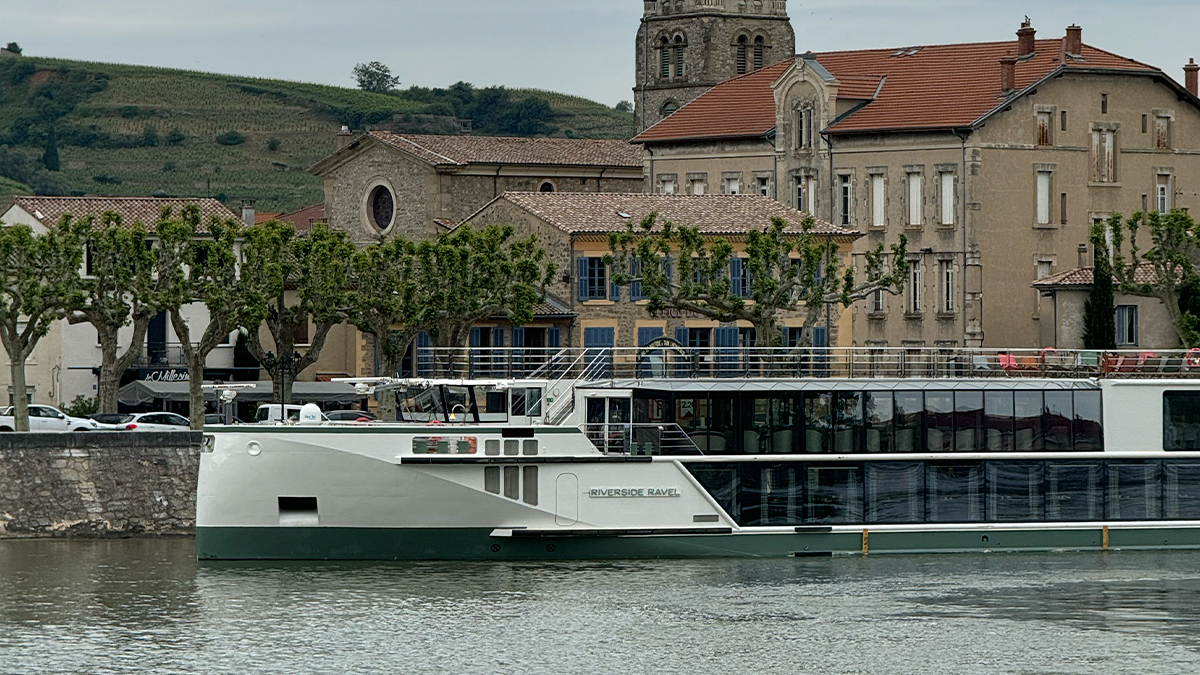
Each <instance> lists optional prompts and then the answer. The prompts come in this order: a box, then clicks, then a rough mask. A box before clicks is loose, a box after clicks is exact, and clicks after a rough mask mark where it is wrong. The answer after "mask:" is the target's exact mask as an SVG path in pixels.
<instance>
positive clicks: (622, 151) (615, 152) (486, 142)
mask: <svg viewBox="0 0 1200 675" xmlns="http://www.w3.org/2000/svg"><path fill="white" fill-rule="evenodd" d="M371 137H372V138H374V139H375V140H378V141H380V142H382V143H385V144H387V145H390V146H392V147H394V148H397V149H400V150H403V151H405V152H407V153H410V154H412V155H414V156H416V157H418V158H420V159H423V160H425V161H426V162H429V163H430V164H434V165H438V166H442V165H452V166H462V165H466V164H535V165H552V166H606V167H626V168H641V166H642V149H641V148H639V147H638V146H636V145H631V144H629V143H628V142H627V141H615V140H592V139H573V138H517V137H506V136H433V135H421V134H397V133H393V132H391V131H372V132H371Z"/></svg>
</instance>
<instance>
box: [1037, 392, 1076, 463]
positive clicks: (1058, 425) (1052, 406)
mask: <svg viewBox="0 0 1200 675" xmlns="http://www.w3.org/2000/svg"><path fill="white" fill-rule="evenodd" d="M1045 398H1046V408H1045V414H1044V417H1043V418H1042V428H1043V429H1044V430H1045V433H1046V452H1068V451H1070V450H1071V440H1072V439H1071V420H1072V418H1074V416H1075V414H1074V412H1073V410H1072V405H1071V392H1069V391H1048V392H1046V393H1045Z"/></svg>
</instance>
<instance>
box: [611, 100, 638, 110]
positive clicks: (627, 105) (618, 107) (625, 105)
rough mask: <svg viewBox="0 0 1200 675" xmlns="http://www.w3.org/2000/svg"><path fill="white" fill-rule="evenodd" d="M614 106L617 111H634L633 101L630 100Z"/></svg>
mask: <svg viewBox="0 0 1200 675" xmlns="http://www.w3.org/2000/svg"><path fill="white" fill-rule="evenodd" d="M613 107H614V109H615V110H616V111H617V112H623V113H632V112H633V103H630V102H629V101H620V102H618V103H617V105H615V106H613Z"/></svg>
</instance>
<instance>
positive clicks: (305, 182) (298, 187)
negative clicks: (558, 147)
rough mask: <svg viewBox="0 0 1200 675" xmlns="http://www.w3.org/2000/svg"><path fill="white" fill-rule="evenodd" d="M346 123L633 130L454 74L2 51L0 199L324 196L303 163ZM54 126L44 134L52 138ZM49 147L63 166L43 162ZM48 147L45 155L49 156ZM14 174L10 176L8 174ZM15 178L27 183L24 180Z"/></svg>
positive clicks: (574, 132) (261, 204) (604, 111)
mask: <svg viewBox="0 0 1200 675" xmlns="http://www.w3.org/2000/svg"><path fill="white" fill-rule="evenodd" d="M342 124H349V125H351V126H352V127H353V128H355V129H364V128H367V129H391V130H395V131H400V132H413V133H478V134H490V135H501V134H513V135H557V136H570V137H578V138H628V137H630V136H631V135H632V134H633V126H634V125H633V116H632V115H631V114H629V113H625V112H620V111H617V110H616V109H614V108H610V107H608V106H605V105H602V104H599V103H596V102H593V101H588V100H586V99H582V98H578V97H573V96H566V95H563V94H557V93H553V92H543V91H537V90H506V89H502V88H489V89H476V88H473V87H471V85H466V84H462V83H460V84H458V85H454V86H453V87H449V88H447V89H419V88H412V89H409V90H403V91H397V92H391V93H388V94H378V93H369V92H364V91H360V90H357V89H349V88H343V87H333V86H327V85H319V84H308V83H302V82H288V81H282V80H264V79H256V78H248V77H237V76H231V75H218V74H212V73H201V72H193V71H185V70H173V69H166V68H152V67H145V66H130V65H118V64H107V63H90V62H79V61H65V60H59V59H48V58H39V57H30V56H24V57H19V58H18V57H8V58H3V59H0V146H7V147H0V178H6V179H7V180H6V181H4V182H0V200H2V199H4V198H5V197H6V196H10V195H11V194H12V193H14V192H19V191H21V190H22V189H23V188H24V187H25V186H29V187H30V188H31V189H32V190H34V191H37V192H39V193H43V194H98V195H111V196H119V195H153V194H166V195H180V196H210V197H218V198H221V199H224V200H225V201H226V202H227V203H229V204H230V205H232V206H235V207H236V206H237V204H238V203H239V202H240V200H242V199H254V200H256V202H257V206H258V209H259V210H260V211H285V210H291V209H296V208H299V207H301V206H304V205H306V204H311V203H315V202H319V201H321V200H322V199H323V194H322V188H321V181H320V180H318V179H317V178H316V177H314V176H312V175H310V174H309V173H308V171H307V169H308V167H309V166H312V165H313V164H314V163H316V162H317V161H318V160H319V159H321V158H322V157H324V156H326V155H327V154H329V152H331V151H332V148H333V140H334V134H335V133H336V132H337V130H338V128H339V127H340V125H342ZM51 135H53V141H51ZM50 145H53V147H54V149H55V150H56V151H57V157H58V166H59V169H60V170H59V171H47V170H46V167H50V168H52V165H53V164H54V159H53V156H52V155H53V153H49V152H47V147H48V146H50ZM47 155H50V156H47ZM14 183H15V184H14ZM22 184H23V185H22Z"/></svg>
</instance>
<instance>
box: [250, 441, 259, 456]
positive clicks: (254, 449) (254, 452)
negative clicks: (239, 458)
mask: <svg viewBox="0 0 1200 675" xmlns="http://www.w3.org/2000/svg"><path fill="white" fill-rule="evenodd" d="M246 452H248V453H250V456H251V457H258V456H259V455H260V454H262V446H261V445H259V444H258V441H250V442H249V443H247V444H246Z"/></svg>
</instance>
